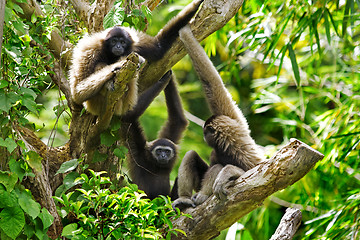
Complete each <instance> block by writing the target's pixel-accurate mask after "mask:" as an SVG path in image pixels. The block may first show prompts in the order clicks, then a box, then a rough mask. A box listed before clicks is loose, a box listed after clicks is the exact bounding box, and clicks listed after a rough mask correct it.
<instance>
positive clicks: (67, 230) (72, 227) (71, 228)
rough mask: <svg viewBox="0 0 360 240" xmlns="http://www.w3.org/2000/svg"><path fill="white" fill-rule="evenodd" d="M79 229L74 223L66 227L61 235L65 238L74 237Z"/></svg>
mask: <svg viewBox="0 0 360 240" xmlns="http://www.w3.org/2000/svg"><path fill="white" fill-rule="evenodd" d="M77 229H78V225H77V224H76V223H72V224H69V225H66V226H65V227H64V228H63V231H62V233H61V236H63V237H72V236H74V232H75V231H76V230H77Z"/></svg>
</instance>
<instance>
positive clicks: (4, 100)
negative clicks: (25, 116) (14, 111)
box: [0, 89, 12, 112]
mask: <svg viewBox="0 0 360 240" xmlns="http://www.w3.org/2000/svg"><path fill="white" fill-rule="evenodd" d="M11 106H12V101H11V99H10V98H9V97H8V95H6V94H5V92H4V90H3V89H0V110H2V111H4V112H8V111H9V110H10V108H11Z"/></svg>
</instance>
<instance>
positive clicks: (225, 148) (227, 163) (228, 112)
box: [173, 26, 263, 209]
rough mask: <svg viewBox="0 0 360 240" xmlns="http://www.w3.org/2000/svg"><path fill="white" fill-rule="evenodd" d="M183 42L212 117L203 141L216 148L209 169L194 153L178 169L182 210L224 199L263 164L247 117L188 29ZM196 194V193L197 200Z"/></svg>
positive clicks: (206, 126)
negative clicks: (212, 197)
mask: <svg viewBox="0 0 360 240" xmlns="http://www.w3.org/2000/svg"><path fill="white" fill-rule="evenodd" d="M180 39H181V40H182V41H183V43H184V45H185V48H186V49H187V52H188V54H189V56H190V57H191V59H192V61H193V65H194V68H195V70H196V72H197V74H198V76H199V78H200V80H201V82H202V85H203V88H204V91H205V95H206V98H207V102H208V105H209V107H210V109H211V112H212V113H213V116H212V117H210V118H209V119H208V120H207V121H206V122H205V124H204V127H203V131H204V139H205V141H206V142H207V144H208V145H209V146H210V147H212V148H213V151H212V153H211V157H210V166H208V165H207V164H206V163H205V162H204V161H203V160H202V159H201V158H200V156H199V155H198V154H197V153H196V152H195V151H189V152H187V153H186V155H185V156H184V158H183V160H182V162H181V165H180V168H179V172H178V194H179V198H178V199H177V200H176V201H175V202H174V203H173V206H174V207H179V208H180V209H183V208H186V207H190V206H196V205H199V204H201V203H203V202H204V201H205V200H206V199H207V198H208V197H209V196H210V195H211V194H212V193H214V194H215V195H216V196H217V197H219V198H225V197H226V195H227V194H228V192H227V190H226V189H227V187H229V186H231V185H232V184H234V181H235V180H236V179H237V178H238V177H240V176H241V175H242V174H243V173H244V172H245V171H247V170H249V169H251V168H253V167H254V166H255V165H256V164H258V163H259V162H260V161H262V159H263V156H262V154H261V152H260V151H259V149H258V147H257V145H256V144H255V141H254V140H253V139H252V138H251V136H250V130H249V126H248V124H247V121H246V119H245V117H244V116H243V114H242V112H241V110H240V109H239V108H238V107H237V106H236V103H235V102H233V101H232V98H231V95H230V93H229V92H228V91H227V89H226V88H225V86H224V84H223V82H222V79H221V78H220V75H219V73H218V72H217V71H216V69H215V67H214V65H213V64H212V63H211V61H210V59H209V58H208V57H207V55H206V53H205V51H204V49H203V48H202V47H201V46H200V44H199V43H198V41H197V40H196V38H195V37H194V35H193V34H192V32H191V29H190V27H189V26H186V27H184V28H183V29H182V30H180ZM193 190H195V191H196V192H197V193H196V194H195V195H194V196H192V192H193Z"/></svg>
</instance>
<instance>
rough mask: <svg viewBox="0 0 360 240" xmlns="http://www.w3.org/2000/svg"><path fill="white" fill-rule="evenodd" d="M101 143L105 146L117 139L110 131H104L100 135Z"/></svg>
mask: <svg viewBox="0 0 360 240" xmlns="http://www.w3.org/2000/svg"><path fill="white" fill-rule="evenodd" d="M100 139H101V144H104V145H105V146H107V147H110V146H112V145H113V144H114V143H115V142H116V141H117V140H118V138H117V136H115V135H114V134H112V133H111V132H110V131H105V132H103V133H101V135H100Z"/></svg>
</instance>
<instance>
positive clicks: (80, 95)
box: [70, 0, 203, 115]
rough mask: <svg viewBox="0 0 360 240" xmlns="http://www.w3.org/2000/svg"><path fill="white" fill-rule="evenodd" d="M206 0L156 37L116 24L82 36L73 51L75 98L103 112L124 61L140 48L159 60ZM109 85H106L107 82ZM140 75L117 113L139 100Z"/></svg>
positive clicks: (197, 1)
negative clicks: (138, 81)
mask: <svg viewBox="0 0 360 240" xmlns="http://www.w3.org/2000/svg"><path fill="white" fill-rule="evenodd" d="M202 1H203V0H195V1H194V2H193V3H191V4H189V5H188V6H187V7H186V8H185V9H184V10H183V11H181V12H180V13H179V14H178V15H177V16H176V17H175V18H173V19H172V20H170V21H169V22H168V23H167V24H166V25H165V27H164V28H163V29H162V30H161V31H160V33H159V34H158V35H157V36H156V37H152V36H149V35H147V34H145V33H142V32H139V31H136V30H134V29H132V28H128V27H119V26H117V27H113V28H110V29H107V30H104V31H102V32H99V33H95V34H92V35H91V36H86V37H84V38H83V39H81V40H80V41H79V42H78V44H77V45H76V47H75V48H74V52H73V60H72V66H71V68H70V87H71V93H72V96H73V100H74V101H75V102H76V103H78V104H84V106H85V108H86V110H87V111H88V112H90V113H91V114H93V115H100V114H101V111H102V110H103V109H104V107H106V97H105V95H106V92H107V91H109V90H110V91H111V90H113V84H111V81H113V80H114V79H115V77H116V75H117V72H118V70H119V69H120V68H121V66H122V61H123V60H124V59H125V58H126V56H127V55H128V54H130V53H131V52H136V53H138V54H139V55H140V56H142V57H143V58H145V59H146V60H147V61H149V62H152V61H157V60H159V59H161V58H162V57H163V56H164V54H165V53H166V52H167V51H168V50H169V49H170V47H171V45H172V44H173V43H174V41H175V40H176V38H177V37H178V35H179V30H180V29H181V28H182V27H183V26H185V25H186V24H187V23H188V22H189V21H190V19H191V18H192V17H193V16H194V15H195V13H196V11H197V10H198V8H199V6H200V4H201V2H202ZM108 82H110V84H106V86H107V87H106V89H105V90H104V91H101V90H102V89H103V86H104V84H105V83H108ZM137 97H138V91H137V79H136V78H134V79H133V80H132V81H130V82H129V83H128V91H127V93H125V94H124V96H123V97H122V99H121V100H120V101H118V103H117V105H116V107H115V112H114V113H115V114H116V115H123V114H124V113H125V112H127V111H128V110H129V109H131V108H132V107H133V106H134V105H135V104H136V101H137Z"/></svg>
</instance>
